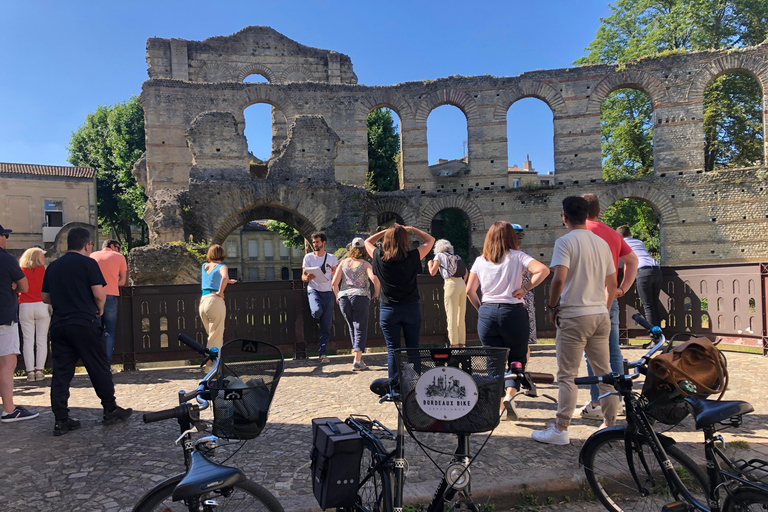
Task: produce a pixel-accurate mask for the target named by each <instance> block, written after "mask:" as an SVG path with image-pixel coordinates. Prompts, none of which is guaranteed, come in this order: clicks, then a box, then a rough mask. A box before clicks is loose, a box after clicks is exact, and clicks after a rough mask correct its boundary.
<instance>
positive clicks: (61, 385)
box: [42, 228, 133, 436]
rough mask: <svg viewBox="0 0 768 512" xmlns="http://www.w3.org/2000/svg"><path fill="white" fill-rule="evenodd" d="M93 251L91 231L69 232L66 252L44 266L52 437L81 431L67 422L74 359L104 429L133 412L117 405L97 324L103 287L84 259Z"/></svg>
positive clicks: (101, 278)
mask: <svg viewBox="0 0 768 512" xmlns="http://www.w3.org/2000/svg"><path fill="white" fill-rule="evenodd" d="M92 249H93V242H91V233H90V231H88V230H87V229H85V228H74V229H72V230H71V231H70V232H69V234H68V236H67V252H66V253H65V254H64V255H63V256H61V257H60V258H58V259H57V260H56V261H54V262H53V263H51V264H50V265H49V266H48V268H47V269H46V272H45V277H44V278H43V293H42V296H43V302H45V303H47V304H51V305H53V317H52V318H51V354H52V356H53V379H51V409H52V410H53V415H54V418H55V420H56V423H55V425H54V428H53V435H55V436H60V435H63V434H66V433H67V432H69V431H70V430H75V429H78V428H80V422H79V421H78V420H76V419H73V418H70V417H69V408H68V407H67V405H68V401H69V385H70V383H71V382H72V378H73V377H74V375H75V365H76V364H77V360H78V359H80V360H82V361H83V364H84V365H85V369H86V371H88V377H90V379H91V383H93V389H94V390H95V391H96V394H97V395H98V397H99V398H100V399H101V405H102V407H103V408H104V414H103V421H102V423H103V424H104V425H112V424H114V423H117V422H118V421H122V420H126V419H128V418H129V417H130V415H131V413H132V412H133V410H132V409H123V408H122V407H118V406H117V404H116V403H115V385H114V383H113V382H112V374H111V373H110V367H109V361H107V350H106V347H105V345H104V342H103V339H102V331H101V322H100V321H99V317H100V316H101V315H102V314H103V313H104V303H105V301H106V292H104V285H106V284H107V283H106V281H104V276H102V274H101V270H100V269H99V264H98V263H97V262H96V260H93V259H91V258H89V257H88V256H89V254H90V253H91V250H92Z"/></svg>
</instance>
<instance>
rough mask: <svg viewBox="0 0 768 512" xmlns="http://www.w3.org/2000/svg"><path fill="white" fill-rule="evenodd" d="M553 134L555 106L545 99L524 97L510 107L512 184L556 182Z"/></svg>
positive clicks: (508, 150)
mask: <svg viewBox="0 0 768 512" xmlns="http://www.w3.org/2000/svg"><path fill="white" fill-rule="evenodd" d="M554 137H555V125H554V123H553V114H552V110H551V109H550V108H549V105H547V104H546V103H545V102H544V101H542V100H540V99H538V98H523V99H521V100H518V101H516V102H514V103H513V104H512V105H511V106H510V107H509V110H507V163H508V166H507V167H508V171H509V175H508V176H509V186H510V187H511V188H520V187H523V186H534V185H551V184H554V180H555V177H554V172H555V148H554ZM534 164H535V166H534Z"/></svg>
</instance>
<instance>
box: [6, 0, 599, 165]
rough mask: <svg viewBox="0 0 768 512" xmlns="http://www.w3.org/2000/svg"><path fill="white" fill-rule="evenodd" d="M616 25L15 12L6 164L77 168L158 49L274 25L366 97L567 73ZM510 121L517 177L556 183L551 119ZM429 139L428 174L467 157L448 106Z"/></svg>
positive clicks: (493, 14)
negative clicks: (89, 130) (333, 64)
mask: <svg viewBox="0 0 768 512" xmlns="http://www.w3.org/2000/svg"><path fill="white" fill-rule="evenodd" d="M608 14H609V9H608V2H607V0H582V1H579V2H574V1H572V0H550V1H545V2H542V1H535V2H534V1H523V0H507V1H493V2H490V1H486V2H476V3H474V2H458V1H440V2H419V1H410V2H404V1H399V0H398V1H389V2H376V3H374V2H367V1H365V0H362V1H361V0H357V1H338V0H337V1H319V0H318V1H304V0H300V1H293V2H284V1H277V0H272V1H267V2H265V1H253V0H252V1H249V2H246V1H227V0H220V1H218V2H211V1H208V2H204V1H184V2H181V1H164V0H155V1H153V2H148V1H144V0H136V1H128V2H104V1H103V0H101V1H98V2H95V1H94V2H92V1H77V0H73V1H71V2H61V1H37V0H26V1H24V2H10V1H5V2H3V4H2V7H0V20H2V25H1V26H2V30H0V56H1V57H2V58H1V60H0V62H2V67H3V70H4V73H3V75H2V77H1V78H0V161H3V162H18V163H33V164H48V165H67V162H66V158H67V150H66V148H67V145H68V143H69V138H70V134H71V133H72V132H73V131H75V130H76V129H77V128H78V126H80V125H81V124H82V123H83V122H84V120H85V116H86V114H88V113H89V112H92V111H93V110H95V109H96V107H97V106H99V105H111V104H114V103H117V102H121V101H125V100H126V99H128V98H129V97H130V96H131V95H138V94H139V93H140V92H141V84H142V82H144V81H145V80H146V79H147V73H146V69H147V66H146V61H145V45H146V40H147V38H149V37H163V38H182V39H189V40H202V39H205V38H207V37H212V36H218V35H226V34H232V33H234V32H237V31H238V30H240V29H242V28H243V27H246V26H249V25H268V26H271V27H273V28H274V29H276V30H277V31H279V32H282V33H283V34H285V35H286V36H288V37H290V38H292V39H294V40H296V41H298V42H299V43H302V44H305V45H308V46H314V47H318V48H324V49H330V50H336V51H338V52H341V53H345V54H347V55H349V56H350V57H351V58H352V63H353V65H354V69H355V72H356V73H357V76H358V80H359V83H361V84H365V85H388V84H396V83H399V82H406V81H412V80H422V79H435V78H440V77H445V76H449V75H484V74H489V75H497V76H515V75H517V74H519V73H522V72H525V71H533V70H536V69H554V68H561V67H568V66H571V63H572V62H573V61H574V60H575V59H577V58H579V57H580V56H582V55H583V54H584V48H585V47H586V46H587V45H588V44H589V42H590V41H592V39H593V38H594V35H595V32H596V31H597V28H598V26H599V24H600V22H599V18H600V17H605V16H607V15H608ZM246 114H247V117H246V120H247V122H250V123H251V124H250V125H249V126H248V130H247V132H246V135H247V136H248V137H249V146H250V147H251V148H252V149H253V150H254V151H255V152H256V154H257V155H259V153H262V154H263V153H264V152H266V153H267V154H268V151H269V150H268V144H269V142H268V141H269V136H268V132H267V130H268V129H269V127H268V121H267V115H266V109H262V110H259V109H254V112H253V113H251V112H250V109H249V111H247V112H246ZM508 119H509V125H510V129H509V132H508V136H509V139H510V161H509V163H510V165H513V164H515V163H516V164H518V165H520V166H522V163H523V161H524V160H525V155H526V154H530V158H531V160H532V161H533V164H534V167H535V168H536V169H537V170H538V171H539V172H546V171H551V170H552V167H553V150H552V114H551V111H550V110H549V108H548V107H546V105H545V104H544V103H542V102H540V101H538V100H535V99H527V100H522V101H520V102H518V103H516V104H515V105H513V106H512V108H511V109H510V114H509V116H508ZM428 136H429V144H430V161H434V160H435V159H436V158H437V157H440V158H458V157H461V156H462V141H463V140H465V139H466V122H465V120H464V119H463V115H462V114H460V113H459V112H458V110H457V109H455V108H453V107H448V106H446V107H441V108H440V109H437V110H435V111H433V114H432V115H430V118H429V119H428ZM254 139H258V140H254Z"/></svg>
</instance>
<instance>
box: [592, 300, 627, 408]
mask: <svg viewBox="0 0 768 512" xmlns="http://www.w3.org/2000/svg"><path fill="white" fill-rule="evenodd" d="M610 315H611V334H609V335H608V352H609V354H610V358H611V372H613V373H618V374H619V375H621V374H623V373H624V356H622V355H621V346H619V301H618V300H616V299H613V304H611V311H610ZM584 359H585V360H586V361H587V373H588V374H589V376H590V377H594V375H595V374H594V373H592V366H590V364H589V359H587V357H586V355H585V356H584ZM589 396H590V398H591V400H592V402H593V403H596V404H597V403H600V392H599V391H598V390H597V384H593V385H592V386H590V387H589Z"/></svg>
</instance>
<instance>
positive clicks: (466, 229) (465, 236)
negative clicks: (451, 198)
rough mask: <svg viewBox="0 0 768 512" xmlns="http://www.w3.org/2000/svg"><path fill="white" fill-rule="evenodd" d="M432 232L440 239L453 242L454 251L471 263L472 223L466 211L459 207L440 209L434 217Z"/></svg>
mask: <svg viewBox="0 0 768 512" xmlns="http://www.w3.org/2000/svg"><path fill="white" fill-rule="evenodd" d="M430 232H431V234H432V236H434V237H435V238H436V239H438V240H439V239H441V238H445V239H446V240H448V241H449V242H451V245H453V250H454V252H455V253H456V254H458V255H459V256H461V257H462V259H464V261H466V262H467V264H469V263H470V259H469V248H470V225H469V217H468V216H467V214H466V213H464V212H463V211H461V210H459V209H457V208H446V209H444V210H440V211H439V212H437V215H435V217H434V218H433V219H432V226H431V228H430Z"/></svg>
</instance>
